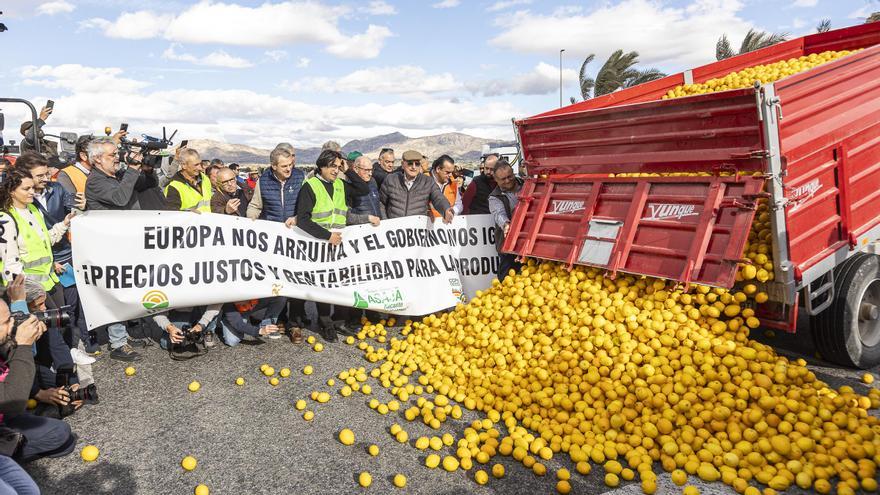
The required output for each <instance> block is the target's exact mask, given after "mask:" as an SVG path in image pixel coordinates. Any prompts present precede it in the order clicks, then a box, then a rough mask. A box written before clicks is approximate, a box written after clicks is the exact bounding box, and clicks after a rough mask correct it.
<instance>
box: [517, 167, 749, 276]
mask: <svg viewBox="0 0 880 495" xmlns="http://www.w3.org/2000/svg"><path fill="white" fill-rule="evenodd" d="M763 185H764V179H763V178H760V177H758V178H755V177H751V176H748V177H733V176H731V177H718V176H706V177H645V178H626V177H618V178H610V177H601V176H578V177H567V178H547V179H531V180H529V181H528V182H526V184H525V186H524V187H523V191H522V193H521V195H520V205H519V206H518V207H517V209H516V211H515V213H514V217H513V221H512V224H511V230H510V233H509V235H508V236H507V238H506V239H505V242H504V251H506V252H513V253H516V254H518V255H521V256H527V257H536V258H542V259H552V260H557V261H562V262H566V263H568V264H582V265H590V266H596V267H601V268H605V269H608V270H609V271H611V272H612V273H614V272H617V271H623V272H627V273H633V274H640V275H650V276H655V277H662V278H666V279H671V280H678V281H680V282H683V283H685V284H688V283H692V282H693V283H700V284H706V285H712V286H717V287H732V286H733V284H734V275H735V273H736V267H737V263H738V262H739V260H740V258H741V256H742V252H743V247H744V245H745V242H746V241H747V239H748V235H749V228H750V226H751V224H752V218H753V217H754V213H755V211H754V208H755V199H756V198H757V197H758V196H759V195H760V194H761V190H762V188H763Z"/></svg>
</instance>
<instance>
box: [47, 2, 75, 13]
mask: <svg viewBox="0 0 880 495" xmlns="http://www.w3.org/2000/svg"><path fill="white" fill-rule="evenodd" d="M75 8H76V5H73V4H72V3H70V2H66V1H65V0H57V1H54V2H46V3H41V4H40V5H39V6H37V14H40V15H55V14H61V13H67V12H73V10H74V9H75Z"/></svg>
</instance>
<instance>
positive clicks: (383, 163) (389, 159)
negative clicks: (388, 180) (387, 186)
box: [373, 148, 394, 187]
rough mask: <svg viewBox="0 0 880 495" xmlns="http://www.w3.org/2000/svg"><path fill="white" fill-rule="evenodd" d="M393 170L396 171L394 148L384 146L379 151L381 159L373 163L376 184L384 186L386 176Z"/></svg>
mask: <svg viewBox="0 0 880 495" xmlns="http://www.w3.org/2000/svg"><path fill="white" fill-rule="evenodd" d="M392 172H394V150H393V149H391V148H382V149H381V150H380V151H379V160H378V161H377V162H376V163H374V164H373V178H374V179H376V185H378V186H379V187H382V183H383V182H385V177H387V176H388V174H390V173H392Z"/></svg>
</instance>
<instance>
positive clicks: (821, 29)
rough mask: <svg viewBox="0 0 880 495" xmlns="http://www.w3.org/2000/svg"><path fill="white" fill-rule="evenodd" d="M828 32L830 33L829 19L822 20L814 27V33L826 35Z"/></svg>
mask: <svg viewBox="0 0 880 495" xmlns="http://www.w3.org/2000/svg"><path fill="white" fill-rule="evenodd" d="M828 31H831V19H822V22H820V23H819V25H818V26H816V32H817V33H827V32H828Z"/></svg>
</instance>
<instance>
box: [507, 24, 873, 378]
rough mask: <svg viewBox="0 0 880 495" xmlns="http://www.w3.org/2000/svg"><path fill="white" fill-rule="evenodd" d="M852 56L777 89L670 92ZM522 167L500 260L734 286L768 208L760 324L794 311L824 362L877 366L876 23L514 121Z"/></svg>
mask: <svg viewBox="0 0 880 495" xmlns="http://www.w3.org/2000/svg"><path fill="white" fill-rule="evenodd" d="M842 50H858V51H856V52H854V53H852V54H850V55H847V56H845V57H842V58H838V59H836V60H834V61H832V62H829V63H826V64H823V65H819V66H817V67H814V68H812V69H810V70H807V71H805V72H801V73H798V74H795V75H792V76H789V77H787V78H784V79H780V80H778V81H776V82H773V83H767V84H756V85H755V86H754V87H751V88H748V89H735V90H729V91H720V92H715V93H709V94H701V95H696V96H687V97H682V98H674V99H662V97H663V95H665V94H667V92H668V91H669V90H671V89H673V88H675V87H677V86H679V85H682V84H691V83H703V82H705V81H708V80H709V79H712V78H718V77H723V76H724V75H726V74H728V73H731V72H734V71H739V70H742V69H745V68H748V67H753V66H756V65H761V64H768V63H773V62H777V61H780V60H785V59H790V58H796V57H800V56H802V55H809V54H813V53H821V52H825V51H842ZM515 125H516V131H517V134H518V135H517V138H518V139H519V141H520V144H521V149H522V154H523V161H524V163H525V166H526V167H527V169H528V173H529V178H528V179H527V180H526V182H525V184H524V186H523V189H522V192H521V194H520V200H519V205H518V206H517V209H516V211H515V213H514V216H513V219H512V221H511V229H510V232H509V234H508V236H507V237H506V239H505V242H504V247H503V250H504V251H506V252H511V253H516V254H518V255H520V256H522V257H534V258H541V259H548V260H556V261H561V262H564V263H567V264H569V265H573V264H582V265H589V266H596V267H601V268H604V269H606V270H608V271H609V272H610V273H611V274H612V276H613V275H614V274H616V273H617V272H624V273H631V274H639V275H650V276H657V277H663V278H666V279H670V280H675V281H678V282H680V283H681V284H683V285H688V284H692V283H695V284H706V285H710V286H716V287H725V288H731V287H733V286H734V285H735V283H736V280H735V278H736V272H737V270H738V265H739V264H740V263H741V262H743V259H742V258H743V247H744V245H745V243H746V242H747V240H748V235H749V229H750V227H751V225H752V221H753V219H754V217H755V209H756V204H757V203H758V201H760V200H761V198H766V201H767V205H768V207H769V208H768V213H769V215H770V226H771V230H772V256H773V260H774V268H773V271H772V278H771V280H767V281H766V282H765V283H762V284H760V285H761V286H762V287H761V290H762V291H765V292H766V293H767V294H768V295H769V301H768V302H767V303H765V304H762V305H760V306H759V307H758V308H756V311H757V314H758V315H759V316H760V317H761V321H762V325H764V326H768V327H777V328H783V329H785V330H788V331H795V328H796V320H797V314H798V310H799V308H800V311H805V312H806V313H808V314H809V315H810V316H811V317H812V321H811V325H810V326H811V333H812V334H813V337H814V341H815V344H816V347H817V350H818V351H819V352H820V353H821V355H822V356H823V357H825V358H826V359H829V360H832V361H836V362H839V363H842V364H845V365H850V366H857V367H863V368H866V367H871V366H874V365H877V364H880V264H878V259H880V258H878V256H877V255H876V249H877V248H876V241H877V239H878V238H880V22H878V23H872V24H865V25H859V26H854V27H851V28H846V29H839V30H835V31H830V32H826V33H820V34H814V35H810V36H805V37H802V38H798V39H794V40H791V41H787V42H784V43H780V44H777V45H774V46H771V47H768V48H765V49H762V50H758V51H755V52H751V53H747V54H743V55H740V56H737V57H733V58H730V59H726V60H723V61H719V62H716V63H712V64H709V65H706V66H703V67H699V68H696V69H693V70H689V71H686V72H683V73H679V74H674V75H671V76H668V77H665V78H663V79H659V80H657V81H653V82H650V83H647V84H643V85H640V86H636V87H633V88H628V89H624V90H621V91H617V92H615V93H612V94H609V95H605V96H602V97H599V98H595V99H592V100H587V101H584V102H582V103H578V104H575V105H571V106H567V107H563V108H559V109H556V110H553V111H550V112H546V113H543V114H540V115H536V116H534V117H530V118H526V119H522V120H518V121H516V122H515Z"/></svg>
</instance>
